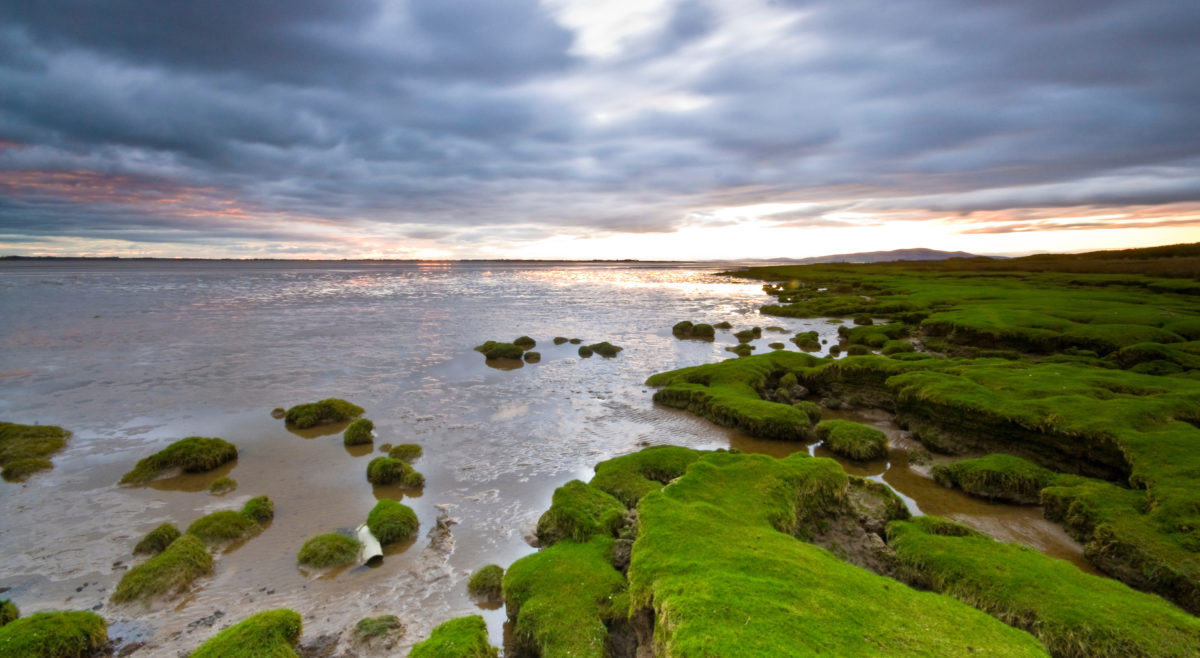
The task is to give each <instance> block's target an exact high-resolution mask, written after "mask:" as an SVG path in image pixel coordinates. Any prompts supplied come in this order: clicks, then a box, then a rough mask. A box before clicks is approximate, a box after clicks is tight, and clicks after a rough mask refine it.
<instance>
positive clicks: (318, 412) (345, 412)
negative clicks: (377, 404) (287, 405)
mask: <svg viewBox="0 0 1200 658" xmlns="http://www.w3.org/2000/svg"><path fill="white" fill-rule="evenodd" d="M362 414H363V408H362V407H360V406H358V405H356V404H351V403H349V402H346V401H345V400H343V399H341V398H325V399H324V400H321V401H319V402H309V403H306V404H298V405H296V406H294V407H292V408H291V409H288V410H287V415H285V416H284V418H285V420H286V421H287V422H288V423H289V424H291V425H292V426H294V427H295V428H296V429H301V430H303V429H308V428H310V427H316V426H317V425H325V424H328V423H341V422H344V421H347V420H350V419H352V418H358V417H359V416H361V415H362Z"/></svg>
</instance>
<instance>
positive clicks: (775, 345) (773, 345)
mask: <svg viewBox="0 0 1200 658" xmlns="http://www.w3.org/2000/svg"><path fill="white" fill-rule="evenodd" d="M767 347H769V348H771V349H773V350H781V349H783V348H785V347H787V345H784V344H783V343H767Z"/></svg>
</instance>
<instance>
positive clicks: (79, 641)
mask: <svg viewBox="0 0 1200 658" xmlns="http://www.w3.org/2000/svg"><path fill="white" fill-rule="evenodd" d="M107 644H108V624H107V623H105V621H104V619H103V618H102V617H101V616H100V615H98V614H96V613H94V612H86V611H84V612H77V611H70V612H36V613H34V614H32V615H29V616H28V617H22V618H20V619H16V620H14V621H12V622H10V623H7V624H4V625H2V626H0V656H5V657H6V658H7V657H10V656H11V657H12V658H34V657H37V658H42V657H44V658H86V657H87V656H92V655H95V653H96V652H98V651H100V650H101V649H103V648H104V646H105V645H107Z"/></svg>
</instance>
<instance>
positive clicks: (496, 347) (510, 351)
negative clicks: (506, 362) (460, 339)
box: [475, 340, 525, 360]
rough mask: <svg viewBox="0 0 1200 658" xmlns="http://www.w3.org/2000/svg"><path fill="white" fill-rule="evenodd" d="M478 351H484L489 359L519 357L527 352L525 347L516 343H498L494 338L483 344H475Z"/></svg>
mask: <svg viewBox="0 0 1200 658" xmlns="http://www.w3.org/2000/svg"><path fill="white" fill-rule="evenodd" d="M475 351H476V352H481V353H483V356H484V358H487V359H489V360H490V359H519V358H521V356H523V355H524V354H525V349H524V348H522V347H521V346H520V345H516V344H514V343H498V342H496V341H494V340H489V341H487V342H485V343H484V344H482V345H476V346H475Z"/></svg>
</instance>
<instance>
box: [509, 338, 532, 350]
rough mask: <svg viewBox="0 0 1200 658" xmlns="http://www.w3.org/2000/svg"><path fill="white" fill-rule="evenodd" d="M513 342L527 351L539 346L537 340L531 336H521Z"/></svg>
mask: <svg viewBox="0 0 1200 658" xmlns="http://www.w3.org/2000/svg"><path fill="white" fill-rule="evenodd" d="M512 344H513V345H516V346H517V347H519V348H521V349H523V350H526V351H528V350H531V349H533V348H535V347H537V341H536V340H534V339H532V338H530V337H529V336H520V337H518V338H517V339H516V340H514V341H513V342H512Z"/></svg>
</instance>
